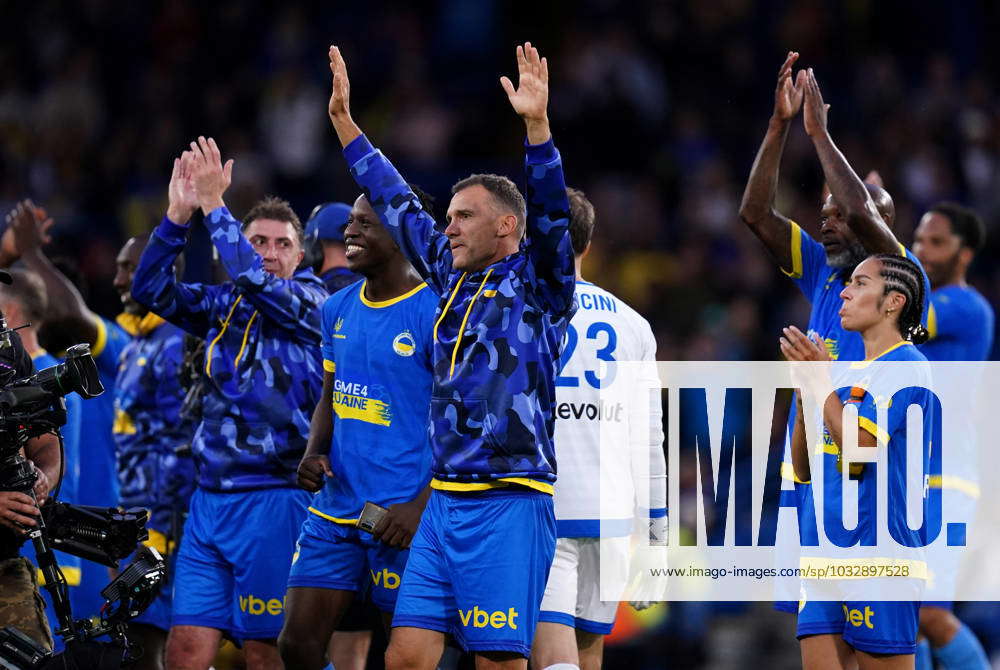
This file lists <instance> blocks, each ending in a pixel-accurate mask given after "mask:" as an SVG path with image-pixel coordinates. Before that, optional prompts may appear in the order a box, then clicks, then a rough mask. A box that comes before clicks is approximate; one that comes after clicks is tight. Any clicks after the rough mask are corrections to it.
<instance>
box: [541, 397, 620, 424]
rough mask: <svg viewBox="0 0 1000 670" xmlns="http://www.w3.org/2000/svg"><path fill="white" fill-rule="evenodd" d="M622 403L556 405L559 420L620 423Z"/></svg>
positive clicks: (566, 403) (569, 403) (567, 403)
mask: <svg viewBox="0 0 1000 670" xmlns="http://www.w3.org/2000/svg"><path fill="white" fill-rule="evenodd" d="M624 411H625V406H624V404H623V403H620V402H616V403H592V402H561V403H559V404H558V405H556V417H558V418H560V419H564V420H565V419H587V420H588V421H615V422H618V421H621V420H622V412H624Z"/></svg>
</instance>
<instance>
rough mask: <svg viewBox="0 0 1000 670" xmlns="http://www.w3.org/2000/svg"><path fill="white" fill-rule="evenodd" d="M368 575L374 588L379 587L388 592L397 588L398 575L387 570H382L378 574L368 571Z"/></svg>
mask: <svg viewBox="0 0 1000 670" xmlns="http://www.w3.org/2000/svg"><path fill="white" fill-rule="evenodd" d="M368 573H369V574H370V575H371V576H372V584H374V585H375V586H381V587H382V588H383V589H389V590H390V591H392V590H395V589H398V588H399V574H398V573H395V572H392V571H391V570H389V568H382V569H381V570H379V571H378V572H375V571H374V570H371V569H369V570H368Z"/></svg>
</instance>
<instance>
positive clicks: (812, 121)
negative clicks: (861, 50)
mask: <svg viewBox="0 0 1000 670" xmlns="http://www.w3.org/2000/svg"><path fill="white" fill-rule="evenodd" d="M801 74H802V73H801V72H799V75H801ZM803 91H804V96H803V99H804V103H803V109H802V123H803V124H804V125H805V128H806V134H807V135H809V137H816V136H818V135H823V134H825V133H826V112H827V110H828V109H830V105H827V104H826V103H824V102H823V94H822V93H821V92H820V90H819V84H818V83H817V82H816V75H814V74H813V71H812V68H809V70H808V72H807V73H806V76H805V80H804V82H803Z"/></svg>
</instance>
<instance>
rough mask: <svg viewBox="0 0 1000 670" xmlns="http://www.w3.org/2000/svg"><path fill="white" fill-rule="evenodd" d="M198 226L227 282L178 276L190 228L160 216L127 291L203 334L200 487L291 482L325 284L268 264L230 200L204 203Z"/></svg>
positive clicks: (315, 390) (314, 366) (310, 399)
mask: <svg viewBox="0 0 1000 670" xmlns="http://www.w3.org/2000/svg"><path fill="white" fill-rule="evenodd" d="M205 226H206V227H207V228H208V230H209V232H210V234H211V238H212V243H213V244H214V245H215V247H216V249H218V251H219V259H220V260H221V262H222V265H223V267H224V268H225V270H226V273H227V274H228V275H229V277H230V279H231V280H232V281H230V282H226V283H224V284H219V285H212V286H209V285H204V284H184V283H181V282H178V281H177V280H176V278H175V277H174V273H173V267H172V266H173V262H174V259H175V258H176V257H177V255H178V254H179V253H180V252H181V251H182V250H183V248H184V244H185V239H186V236H187V230H188V229H187V227H185V226H178V225H176V224H174V223H172V222H171V221H170V220H169V219H166V218H164V220H163V222H162V223H160V225H159V226H158V227H157V228H156V231H155V232H154V234H153V235H152V236H151V238H150V241H149V244H148V245H147V246H146V250H145V251H144V252H143V254H142V258H141V259H140V261H139V267H138V268H136V271H135V276H134V278H133V281H132V296H133V297H134V298H135V299H136V300H137V301H138V302H140V303H142V304H143V305H145V306H147V307H148V308H149V309H150V310H151V311H153V312H155V313H156V314H159V315H160V316H162V317H163V318H165V319H167V320H168V321H170V322H171V323H173V324H175V325H177V326H179V327H180V328H183V329H184V330H186V331H187V332H189V333H192V334H193V335H196V336H198V337H201V338H204V340H205V342H206V351H205V376H206V378H207V379H206V389H205V396H204V399H203V403H202V420H201V423H200V424H199V425H198V428H197V430H196V432H195V435H194V439H193V441H192V444H191V448H192V451H193V454H194V458H195V462H196V464H197V466H198V486H200V487H201V488H204V489H208V490H212V491H249V490H256V489H268V488H281V487H289V488H292V487H294V486H295V469H296V467H297V466H298V463H299V459H300V458H301V457H302V454H303V452H304V451H305V447H306V438H307V436H308V434H309V421H310V418H311V417H312V412H313V410H314V409H315V407H316V403H317V402H318V400H319V396H320V389H321V387H322V380H323V360H322V355H321V353H320V311H319V307H320V305H322V304H323V301H324V300H325V299H326V297H327V293H326V290H325V289H324V288H323V283H322V282H321V281H320V280H319V278H318V277H316V275H314V274H313V272H312V270H301V271H299V272H296V273H295V275H294V276H293V277H292V278H291V279H280V278H278V277H275V276H274V275H273V274H271V273H269V272H265V271H264V263H263V260H262V259H261V257H260V256H259V255H258V254H257V252H255V251H254V249H253V247H252V246H251V244H250V242H249V241H247V240H246V238H244V237H243V233H242V231H241V230H240V223H239V221H237V220H236V219H234V218H233V216H232V215H231V214H230V213H229V210H228V209H227V208H225V207H219V208H217V209H214V210H212V211H211V212H209V213H208V215H207V216H206V217H205Z"/></svg>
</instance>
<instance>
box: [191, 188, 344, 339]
mask: <svg viewBox="0 0 1000 670" xmlns="http://www.w3.org/2000/svg"><path fill="white" fill-rule="evenodd" d="M205 227H206V228H208V232H209V233H210V235H211V237H212V244H214V245H215V248H216V249H218V251H219V260H220V261H221V262H222V266H223V267H224V268H225V269H226V274H227V275H229V278H230V279H232V280H233V283H234V284H236V289H237V290H238V291H239V292H240V294H241V295H242V296H243V297H244V298H246V300H247V301H248V302H249V303H251V304H252V305H253V306H254V307H255V308H257V310H258V311H259V312H260V313H261V316H263V317H264V318H266V319H269V320H270V321H271V322H272V323H274V324H275V325H278V326H280V327H282V328H285V329H286V330H288V331H291V332H294V333H296V334H299V335H303V336H305V337H306V338H307V339H310V340H312V341H315V342H316V343H317V344H319V342H320V313H319V308H320V306H321V305H322V304H323V301H324V300H326V298H327V296H328V294H327V292H326V291H325V290H323V289H321V288H320V287H319V285H318V284H316V285H311V284H307V283H305V282H302V281H297V280H296V279H294V278H293V279H282V278H280V277H276V276H274V275H273V274H271V273H270V272H266V271H265V270H264V259H262V258H261V257H260V254H258V253H257V252H256V251H254V248H253V245H251V244H250V241H249V240H247V238H246V237H244V236H243V231H242V229H241V226H240V222H239V221H237V220H236V219H234V218H233V215H232V214H230V213H229V209H228V208H226V207H218V208H216V209H213V210H212V211H211V212H209V213H208V216H206V217H205Z"/></svg>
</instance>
